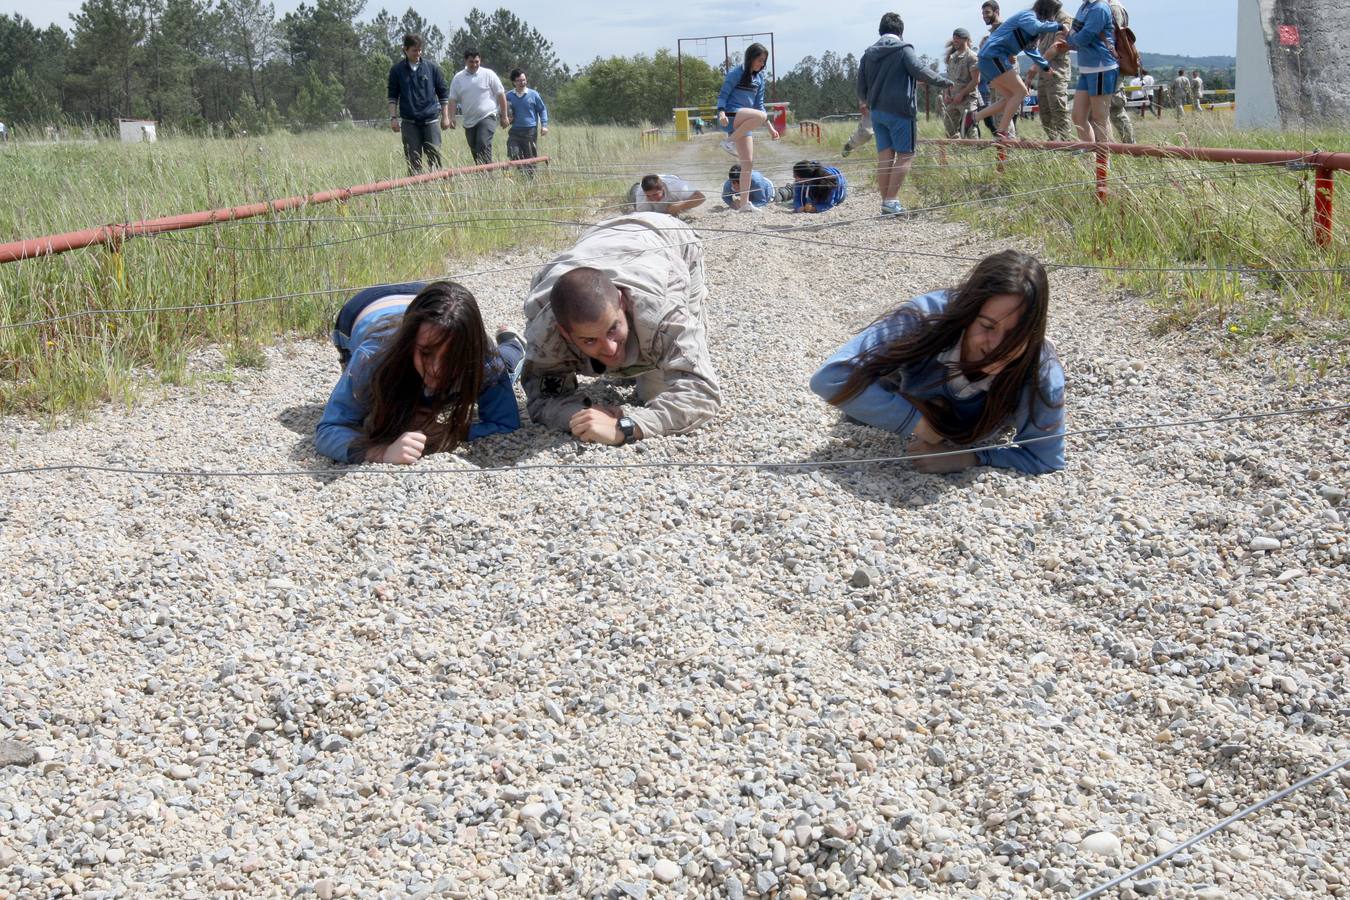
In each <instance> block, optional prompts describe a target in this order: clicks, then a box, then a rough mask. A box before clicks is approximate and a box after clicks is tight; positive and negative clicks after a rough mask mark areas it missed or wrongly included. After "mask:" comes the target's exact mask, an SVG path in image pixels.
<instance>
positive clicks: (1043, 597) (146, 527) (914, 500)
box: [0, 147, 1350, 900]
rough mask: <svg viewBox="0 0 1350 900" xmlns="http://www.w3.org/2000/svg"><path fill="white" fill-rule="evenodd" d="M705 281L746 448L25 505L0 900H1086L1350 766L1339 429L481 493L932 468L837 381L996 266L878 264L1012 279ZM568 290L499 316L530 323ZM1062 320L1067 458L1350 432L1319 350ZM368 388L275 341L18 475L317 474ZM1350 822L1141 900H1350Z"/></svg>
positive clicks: (11, 454)
mask: <svg viewBox="0 0 1350 900" xmlns="http://www.w3.org/2000/svg"><path fill="white" fill-rule="evenodd" d="M777 149H778V150H781V153H780V157H781V158H775V159H776V160H777V164H778V165H780V167H781V163H782V162H783V161H784V160H785V159H786V153H787V150H786V148H777ZM699 150H700V152H702V153H705V154H706V155H705V156H702V157H699V158H700V159H702V160H703V161H704V162H706V161H707V160H709V159H713V158H717V159H721V156H720V154H716V153H715V151H713V150H712V149H711V148H710V147H700V148H699ZM689 159H692V157H689ZM774 174H781V172H778V171H775V172H774ZM718 182H719V183H720V179H718ZM874 206H875V203H874V202H873V199H872V198H871V197H870V196H868V195H866V194H865V193H863V192H857V193H855V197H854V199H853V200H851V201H850V203H848V204H845V205H844V206H843V207H841V208H840V209H837V210H835V211H833V212H831V213H827V214H825V215H824V216H821V217H819V218H818V219H815V220H812V221H813V222H816V223H819V222H829V221H832V220H841V219H846V218H852V217H856V216H859V215H864V214H866V215H870V214H871V213H872V210H873V207H874ZM697 222H698V223H699V224H700V225H703V226H707V227H710V228H711V227H722V226H731V227H737V228H745V227H750V228H760V229H767V228H773V227H785V226H791V225H801V224H802V221H801V220H800V219H796V218H794V217H791V216H788V215H787V214H785V213H783V212H781V211H778V210H772V211H769V212H766V213H764V214H762V215H761V216H758V217H752V216H748V215H736V214H732V213H729V212H724V211H722V210H721V209H720V204H719V203H716V202H714V203H712V204H710V205H709V207H707V208H705V209H704V210H701V211H700V215H699V216H698V217H697ZM707 236H708V238H709V242H708V245H707V254H708V261H709V276H710V279H711V281H712V284H713V287H714V291H713V303H712V306H711V333H712V341H713V345H714V355H715V359H716V360H717V363H718V365H719V367H720V372H721V375H722V380H723V386H724V390H725V397H726V402H725V408H724V413H723V415H722V416H721V417H720V418H719V420H718V421H717V422H716V423H715V424H714V425H712V426H711V427H708V428H705V429H703V430H702V431H700V432H698V433H696V434H693V435H690V436H687V437H681V438H672V439H664V440H659V441H652V442H650V443H647V444H643V445H639V446H636V447H630V448H618V449H596V448H589V449H581V448H579V447H578V445H576V444H575V443H574V442H572V441H571V440H570V439H567V438H565V437H564V436H562V435H555V434H548V433H544V432H541V431H540V430H538V429H536V428H533V427H527V428H525V429H522V430H521V431H520V432H517V433H516V434H513V435H509V436H505V437H500V438H494V439H489V440H487V441H484V442H481V443H479V444H475V445H473V446H472V448H470V449H469V450H468V451H467V452H462V453H460V454H457V455H456V456H453V457H451V458H433V459H431V460H430V461H426V462H424V463H423V464H421V465H419V466H418V467H416V469H415V470H413V471H415V472H416V473H417V474H395V473H392V472H390V473H389V474H385V473H383V472H381V473H379V474H361V475H347V476H344V477H329V478H320V477H307V476H300V477H260V478H219V479H187V478H141V477H125V476H115V475H85V474H78V473H76V474H56V475H42V476H18V477H15V476H10V477H5V478H3V488H4V490H3V492H0V609H3V617H4V618H3V634H0V741H5V742H8V743H5V744H2V745H0V757H3V756H4V754H6V753H14V755H15V757H16V758H15V759H13V760H10V759H9V758H0V763H9V762H13V763H15V764H12V765H4V766H3V767H0V896H14V897H40V896H54V895H59V894H62V893H85V894H88V895H89V896H110V897H111V896H119V897H142V896H221V895H223V894H225V893H227V892H237V894H238V895H241V896H255V895H256V896H282V895H285V896H290V895H297V894H304V895H311V894H312V895H317V896H318V897H320V898H328V897H336V896H387V897H402V896H405V895H409V894H411V895H413V896H419V897H422V896H451V897H494V896H495V897H534V896H539V895H541V894H545V893H558V894H563V895H581V896H626V897H632V898H638V900H641V898H644V897H652V898H655V897H675V896H707V897H731V898H738V897H755V896H760V897H769V896H776V897H784V898H789V897H791V898H803V897H818V896H827V895H844V896H863V897H880V896H910V895H921V894H922V895H928V894H932V895H936V896H949V897H965V896H971V895H975V896H991V897H1014V896H1031V895H1041V894H1043V895H1046V896H1065V895H1073V894H1076V893H1078V892H1081V891H1083V890H1086V889H1089V888H1091V887H1093V886H1095V885H1097V884H1099V883H1101V882H1102V881H1104V880H1106V879H1107V878H1109V877H1110V876H1111V875H1112V874H1114V873H1117V872H1120V871H1123V870H1124V869H1125V868H1128V867H1129V866H1131V865H1133V864H1134V863H1136V862H1140V861H1143V860H1145V859H1147V858H1149V857H1150V856H1152V855H1153V854H1155V853H1157V852H1159V851H1161V850H1163V849H1165V848H1166V847H1168V846H1170V845H1172V844H1175V843H1177V842H1179V841H1180V840H1182V839H1184V838H1185V837H1186V836H1188V835H1189V834H1191V833H1193V832H1195V831H1198V830H1199V829H1201V828H1203V827H1205V826H1207V825H1209V824H1212V823H1214V822H1216V821H1218V820H1219V819H1220V818H1222V817H1223V816H1224V815H1226V814H1228V813H1230V812H1231V811H1233V810H1235V809H1237V808H1240V807H1242V806H1244V805H1246V804H1247V803H1249V802H1252V801H1254V800H1256V799H1259V798H1260V797H1263V796H1265V795H1267V794H1269V793H1273V792H1274V791H1276V790H1278V789H1279V788H1281V787H1283V786H1286V785H1288V784H1291V783H1293V782H1294V781H1296V780H1297V779H1299V778H1300V777H1302V776H1304V775H1306V774H1308V773H1310V772H1312V771H1315V770H1316V769H1318V768H1321V767H1323V766H1325V765H1327V764H1329V763H1330V762H1331V761H1333V760H1335V759H1338V758H1344V757H1346V756H1348V755H1350V741H1348V740H1347V737H1346V725H1347V718H1350V698H1348V697H1347V689H1348V688H1350V685H1347V677H1348V676H1350V661H1348V660H1347V656H1350V627H1348V625H1347V617H1346V608H1345V606H1346V597H1347V594H1348V593H1350V588H1348V587H1347V585H1350V579H1348V578H1347V575H1348V574H1350V536H1348V535H1347V530H1346V518H1347V516H1350V504H1347V503H1346V501H1345V494H1346V489H1347V487H1350V461H1347V446H1348V445H1350V440H1348V439H1350V427H1348V426H1347V420H1346V418H1345V417H1344V416H1342V417H1339V418H1337V417H1328V416H1322V417H1310V418H1293V419H1281V420H1275V421H1265V422H1257V423H1250V424H1240V425H1228V426H1222V427H1212V428H1202V429H1197V430H1176V431H1155V432H1145V433H1140V434H1131V435H1124V436H1113V437H1090V438H1083V439H1075V440H1073V441H1072V442H1071V443H1070V445H1069V454H1068V458H1069V468H1068V470H1067V471H1065V472H1063V473H1060V474H1057V475H1052V476H1046V477H1041V478H1026V477H1021V476H1018V475H1016V474H1014V473H1010V472H1007V471H1001V470H975V471H972V472H969V473H965V474H961V475H957V476H946V477H943V476H925V475H921V474H917V473H915V472H913V471H912V470H910V469H908V468H907V467H905V466H903V465H883V466H873V467H867V468H850V469H824V470H819V471H812V472H799V473H786V472H777V471H771V470H733V471H728V470H682V469H670V470H658V471H652V470H634V471H613V472H598V473H586V474H579V473H569V472H566V471H531V472H522V473H505V474H486V475H480V474H474V472H473V470H474V469H475V468H476V467H478V466H496V465H512V464H515V463H521V464H534V463H549V464H563V465H565V464H570V463H593V462H651V461H656V460H672V461H674V460H703V461H708V460H721V461H731V460H741V461H750V460H777V461H788V460H811V459H825V458H838V457H842V456H859V455H862V456H872V455H888V454H893V453H895V452H896V451H897V450H898V449H899V448H898V447H897V446H896V445H895V444H894V442H893V441H891V440H888V439H887V436H886V435H884V434H879V433H875V432H873V431H870V430H867V429H863V428H858V427H854V426H850V425H847V424H844V423H841V421H840V420H839V417H838V416H837V414H836V413H834V412H832V411H831V410H830V409H828V408H827V407H826V406H824V405H823V404H822V403H820V402H818V401H817V400H816V399H815V398H814V397H812V396H811V395H810V393H809V392H808V391H807V389H806V380H807V378H808V376H809V375H810V373H811V372H812V371H813V370H814V368H815V366H816V365H817V364H818V363H819V362H820V360H821V359H823V358H824V357H825V356H826V355H827V354H828V353H829V352H830V351H831V350H832V349H833V348H834V347H835V346H837V345H838V344H839V343H841V342H843V341H844V340H845V339H846V338H847V337H848V335H849V334H850V333H852V332H853V331H854V330H856V329H857V328H859V327H860V326H862V325H863V324H865V323H866V322H867V321H869V320H870V319H871V318H872V317H873V316H874V315H876V314H877V313H878V312H880V311H882V310H883V309H885V308H887V307H889V306H891V305H893V304H895V303H896V302H898V301H900V300H902V299H904V298H907V297H909V296H911V295H914V294H917V293H921V292H924V291H926V290H929V289H931V288H933V287H935V286H938V285H943V284H948V283H951V282H952V281H954V280H955V279H956V278H957V277H959V275H960V274H961V273H962V272H963V271H964V269H965V268H966V264H964V263H960V262H953V261H948V260H943V259H938V258H934V257H926V256H917V255H906V254H899V255H880V254H873V253H868V252H865V251H863V250H859V249H855V248H856V246H857V245H873V246H880V245H884V246H888V247H893V248H896V249H902V250H903V249H911V250H913V249H922V250H924V251H926V252H938V253H954V254H962V255H971V254H978V253H980V252H983V251H985V250H989V249H992V248H993V245H992V244H991V243H990V242H989V241H987V240H982V239H981V238H979V237H978V236H977V235H975V234H973V233H971V232H970V231H968V230H966V229H964V228H962V227H958V226H954V225H945V224H941V223H938V222H934V221H927V220H921V221H916V222H906V223H901V222H886V223H878V222H865V223H860V224H857V225H852V226H848V227H845V228H842V229H839V230H826V231H821V232H817V233H815V234H814V235H813V237H816V238H820V239H824V240H830V241H835V242H838V243H839V244H840V245H841V246H820V245H813V244H804V243H785V242H781V241H774V240H769V239H766V238H764V237H762V236H754V235H725V236H723V235H717V234H714V233H712V232H708V233H707ZM546 255H547V254H546V252H545V251H543V250H531V251H521V252H519V253H517V254H515V255H514V256H511V257H509V258H506V259H499V260H495V261H494V262H495V263H498V264H502V265H511V264H516V263H521V262H529V261H532V260H539V259H543V258H544V257H545V256H546ZM528 280H529V273H528V272H524V271H522V272H516V273H509V274H505V275H497V276H492V277H489V278H480V279H476V280H475V281H474V282H472V283H470V287H471V289H472V290H474V292H475V293H476V294H477V296H478V297H479V299H480V302H481V303H482V305H483V306H484V308H485V311H486V312H487V315H488V318H489V320H490V321H494V322H495V321H501V322H504V323H517V320H518V317H519V303H520V301H521V298H522V297H523V295H524V289H525V287H526V285H527V283H528ZM1053 289H1054V301H1053V302H1054V311H1053V319H1052V334H1053V336H1054V338H1055V340H1056V342H1057V344H1058V347H1059V349H1060V353H1061V356H1062V358H1063V360H1064V367H1065V370H1066V372H1067V373H1068V379H1069V392H1068V403H1069V414H1070V423H1071V427H1089V426H1101V425H1110V424H1115V423H1122V422H1137V421H1149V420H1155V419H1172V418H1181V417H1192V416H1204V415H1208V414H1215V413H1226V412H1229V411H1255V410H1264V409H1271V408H1277V407H1298V406H1308V405H1313V404H1318V403H1329V402H1343V401H1344V398H1345V397H1346V396H1347V395H1348V394H1350V390H1347V388H1348V387H1350V380H1348V379H1347V378H1346V376H1345V375H1344V373H1340V374H1333V375H1330V376H1326V377H1318V376H1316V375H1315V374H1314V373H1315V368H1316V366H1315V364H1316V362H1317V359H1318V358H1319V355H1326V354H1327V353H1330V352H1331V351H1327V350H1326V349H1325V348H1323V349H1321V350H1317V349H1313V350H1308V351H1289V350H1287V349H1278V348H1277V349H1271V348H1263V347H1256V348H1254V349H1249V348H1238V347H1236V346H1234V347H1231V348H1229V349H1228V350H1225V349H1224V347H1225V346H1226V345H1224V344H1223V341H1222V340H1220V339H1218V338H1214V337H1211V336H1210V335H1209V334H1208V333H1205V332H1203V331H1201V330H1199V329H1197V330H1196V331H1195V332H1194V333H1190V334H1171V335H1167V336H1164V337H1158V336H1156V335H1155V334H1153V333H1152V331H1151V330H1150V325H1151V324H1152V321H1153V316H1152V314H1151V312H1150V311H1149V309H1148V308H1147V307H1146V306H1145V305H1144V304H1143V302H1141V301H1140V300H1139V299H1138V298H1133V297H1124V296H1119V295H1117V294H1116V293H1115V292H1113V291H1110V290H1106V289H1104V288H1103V287H1102V284H1101V282H1100V280H1099V279H1097V278H1096V277H1094V276H1089V275H1085V274H1075V273H1062V272H1061V273H1057V274H1055V275H1054V276H1053ZM1277 357H1279V358H1282V359H1284V360H1286V361H1288V363H1287V365H1288V366H1290V368H1281V367H1280V365H1281V364H1277V363H1276V358H1277ZM211 365H212V363H211V361H210V360H209V359H204V360H203V362H202V367H203V369H209V368H210V367H211ZM335 375H336V360H335V354H334V353H333V351H332V349H331V348H330V347H328V346H326V345H324V344H323V343H321V342H317V341H316V342H288V343H284V344H280V345H278V346H277V347H275V348H274V349H273V350H272V351H271V352H270V353H269V366H268V368H267V369H266V370H263V371H238V372H235V373H234V380H233V382H232V383H221V382H219V381H209V380H202V381H200V382H199V383H197V384H195V385H193V386H190V387H186V388H181V389H172V390H169V391H167V393H165V395H164V396H163V397H162V398H157V399H155V400H154V401H153V402H150V403H148V404H146V405H145V406H143V407H141V408H138V409H135V410H131V411H128V410H125V409H108V410H105V411H102V412H100V413H98V414H96V415H94V416H93V417H92V418H91V419H90V420H89V421H87V422H83V423H80V424H76V425H72V426H70V427H66V428H61V429H58V430H55V431H48V430H47V429H46V428H45V427H43V426H41V425H39V424H36V423H26V422H23V421H17V420H13V419H9V420H4V421H0V432H3V434H4V437H5V441H4V446H5V448H6V464H7V465H8V464H52V463H59V462H67V461H70V462H90V463H107V464H116V465H127V466H162V467H167V468H178V467H201V468H210V469H222V468H228V469H243V470H271V469H278V468H283V469H284V468H293V467H317V466H320V465H321V464H320V463H319V462H318V461H317V460H316V459H315V457H314V453H313V449H312V446H311V444H310V439H309V434H310V431H311V430H312V427H313V425H314V423H315V421H316V420H317V417H318V413H319V410H320V408H321V404H322V402H323V401H324V399H326V396H327V392H328V390H329V388H330V386H331V383H332V380H333V378H334V377H335ZM372 471H374V470H373V469H372ZM1348 789H1350V773H1346V772H1344V771H1343V772H1342V773H1341V774H1340V776H1339V777H1333V778H1331V779H1328V780H1326V781H1324V782H1322V783H1321V784H1319V785H1317V786H1315V787H1313V788H1310V789H1308V790H1306V791H1305V792H1303V793H1301V794H1299V795H1296V796H1295V797H1293V798H1291V799H1290V800H1288V801H1285V802H1283V803H1281V804H1279V805H1278V806H1277V807H1276V808H1274V809H1271V810H1267V811H1266V812H1264V813H1263V814H1261V815H1260V816H1257V817H1254V818H1252V819H1249V820H1248V821H1246V822H1245V823H1243V824H1241V825H1239V826H1238V827H1236V828H1234V829H1233V830H1232V831H1230V832H1228V833H1225V834H1222V835H1219V836H1216V837H1214V838H1212V839H1211V840H1209V841H1207V842H1205V843H1203V844H1201V845H1199V846H1198V847H1196V848H1194V849H1192V850H1191V851H1189V852H1188V853H1186V854H1184V855H1182V856H1179V857H1177V858H1176V859H1174V860H1173V861H1172V862H1170V863H1167V864H1164V865H1162V866H1160V867H1158V868H1156V869H1154V870H1153V871H1151V872H1150V873H1148V874H1147V875H1146V876H1144V877H1143V878H1141V879H1140V880H1138V881H1136V882H1134V883H1133V886H1132V887H1131V888H1128V889H1126V890H1125V891H1123V892H1122V896H1127V897H1129V896H1155V895H1156V896H1166V897H1204V898H1227V897H1250V898H1268V897H1291V898H1292V897H1311V896H1326V895H1330V896H1347V895H1350V805H1347V790H1348Z"/></svg>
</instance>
